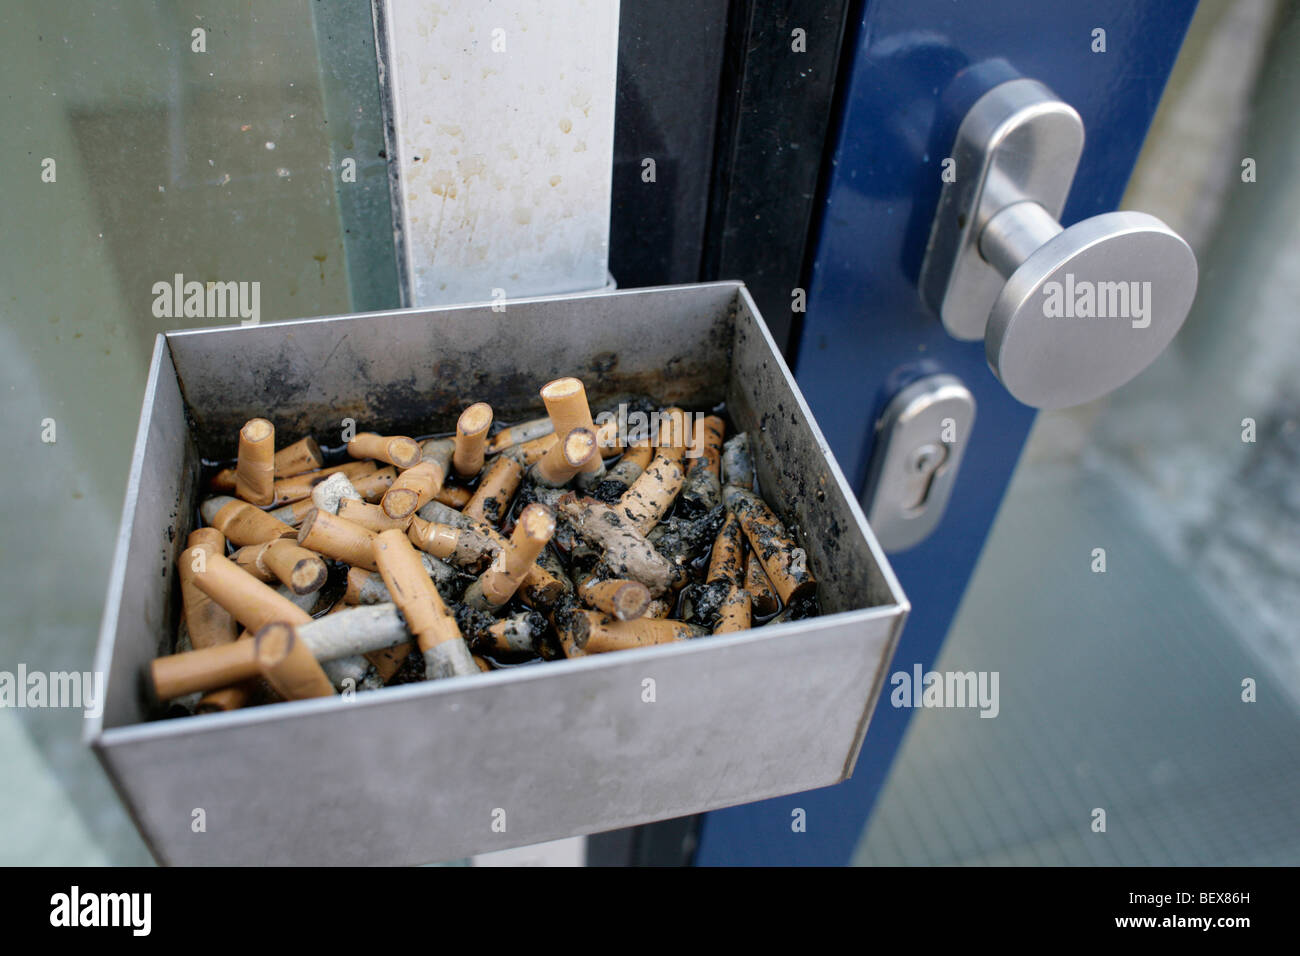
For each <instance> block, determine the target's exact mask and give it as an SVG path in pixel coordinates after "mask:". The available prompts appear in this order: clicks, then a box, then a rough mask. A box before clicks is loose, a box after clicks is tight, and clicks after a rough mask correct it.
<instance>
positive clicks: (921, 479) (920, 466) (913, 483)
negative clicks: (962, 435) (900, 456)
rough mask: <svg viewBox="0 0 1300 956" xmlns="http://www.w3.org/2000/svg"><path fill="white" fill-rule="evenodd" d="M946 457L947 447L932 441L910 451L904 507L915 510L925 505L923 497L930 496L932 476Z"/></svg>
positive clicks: (937, 471)
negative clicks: (907, 492) (909, 475)
mask: <svg viewBox="0 0 1300 956" xmlns="http://www.w3.org/2000/svg"><path fill="white" fill-rule="evenodd" d="M947 457H948V449H947V448H946V447H945V446H943V445H937V444H934V443H933V442H930V443H927V444H925V445H922V446H920V447H919V448H917V449H916V450H915V451H913V452H912V455H911V457H910V458H909V459H908V466H909V468H910V469H911V473H912V478H911V480H910V481H909V483H908V484H909V486H910V487H909V494H908V495H907V499H906V501H905V503H904V507H905V508H906V509H908V510H910V511H915V510H917V509H919V508H921V507H923V506H924V505H925V499H926V498H928V497H929V496H930V485H932V484H933V483H934V476H935V475H937V474H938V473H939V469H940V467H942V465H943V462H944V459H945V458H947Z"/></svg>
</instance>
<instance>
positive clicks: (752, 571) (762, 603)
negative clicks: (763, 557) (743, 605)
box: [745, 548, 781, 617]
mask: <svg viewBox="0 0 1300 956" xmlns="http://www.w3.org/2000/svg"><path fill="white" fill-rule="evenodd" d="M745 590H746V591H748V592H749V596H750V598H751V599H752V605H753V610H754V613H755V614H757V615H759V616H760V617H766V616H767V615H768V614H774V613H776V611H777V610H779V609H780V607H781V602H780V601H779V600H778V599H777V596H776V590H775V589H774V588H773V587H772V582H771V581H769V580H768V579H767V572H766V571H764V570H763V562H762V561H760V560H759V559H758V557H757V556H756V555H755V554H754V549H753V548H750V549H749V554H748V555H747V556H746V557H745Z"/></svg>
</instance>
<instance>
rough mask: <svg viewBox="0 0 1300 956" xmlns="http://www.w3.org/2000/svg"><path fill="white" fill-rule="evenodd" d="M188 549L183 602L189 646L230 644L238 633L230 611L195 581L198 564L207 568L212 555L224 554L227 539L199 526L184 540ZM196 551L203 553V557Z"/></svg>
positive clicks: (181, 569) (182, 575) (182, 566)
mask: <svg viewBox="0 0 1300 956" xmlns="http://www.w3.org/2000/svg"><path fill="white" fill-rule="evenodd" d="M185 543H186V546H187V549H186V551H185V553H184V554H183V555H182V556H181V561H180V566H179V569H178V570H179V572H180V579H181V605H182V607H183V609H184V617H185V626H186V628H187V629H188V630H189V635H190V645H191V646H192V647H194V648H195V649H196V650H201V649H203V648H205V647H214V646H216V645H218V644H229V643H230V642H231V641H233V640H234V639H235V636H236V635H237V634H238V633H239V628H238V626H237V625H236V623H235V619H234V618H233V617H232V616H231V614H230V612H229V611H227V610H226V609H225V608H223V607H222V606H221V605H220V604H218V603H217V602H215V601H214V600H212V598H210V597H208V595H207V594H205V593H204V592H203V591H200V590H199V588H198V585H196V584H195V583H194V574H195V566H196V565H197V566H199V567H205V566H206V564H207V559H208V557H209V556H210V555H213V554H225V551H226V539H225V537H224V536H223V535H222V534H221V532H220V531H218V530H217V529H216V528H198V529H197V530H195V531H192V532H191V533H190V536H189V537H188V538H187V539H186V541H185ZM196 552H202V556H201V557H200V554H198V553H196Z"/></svg>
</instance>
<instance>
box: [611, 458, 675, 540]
mask: <svg viewBox="0 0 1300 956" xmlns="http://www.w3.org/2000/svg"><path fill="white" fill-rule="evenodd" d="M678 451H682V452H683V453H684V450H681V449H678ZM681 457H682V455H681V454H676V455H675V454H674V451H673V450H671V449H669V450H665V449H663V448H661V449H660V450H659V451H658V452H657V453H656V454H655V457H654V458H653V459H652V460H651V462H650V464H649V465H647V466H646V469H645V471H643V472H641V474H640V475H639V476H638V477H637V479H636V481H634V482H632V485H631V487H629V488H628V489H627V491H625V492H623V495H622V497H620V498H619V499H618V510H619V513H620V514H622V515H623V516H624V517H626V518H627V519H628V520H629V521H631V522H632V524H633V525H634V526H635V527H636V529H637V530H638V531H640V532H641V533H642V534H648V533H649V531H650V529H651V528H653V527H654V526H655V525H656V524H658V523H659V519H660V518H662V517H663V516H664V515H665V514H667V513H668V509H669V508H671V507H672V505H673V502H674V501H675V500H677V493H678V492H679V491H681V488H682V482H683V481H684V480H685V478H686V473H685V472H684V471H683V470H682V466H681Z"/></svg>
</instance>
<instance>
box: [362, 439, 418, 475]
mask: <svg viewBox="0 0 1300 956" xmlns="http://www.w3.org/2000/svg"><path fill="white" fill-rule="evenodd" d="M348 454H349V455H351V456H352V457H353V458H375V459H378V460H379V461H385V462H388V464H390V465H396V466H397V467H398V468H399V469H401V468H411V467H413V466H414V465H416V464H418V463H419V461H420V457H421V452H420V443H419V442H417V441H416V440H415V439H414V438H407V437H406V436H405V435H393V436H388V435H376V434H375V433H374V432H362V433H361V434H360V435H357V436H356V437H355V438H353V439H352V440H351V441H350V442H348Z"/></svg>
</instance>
